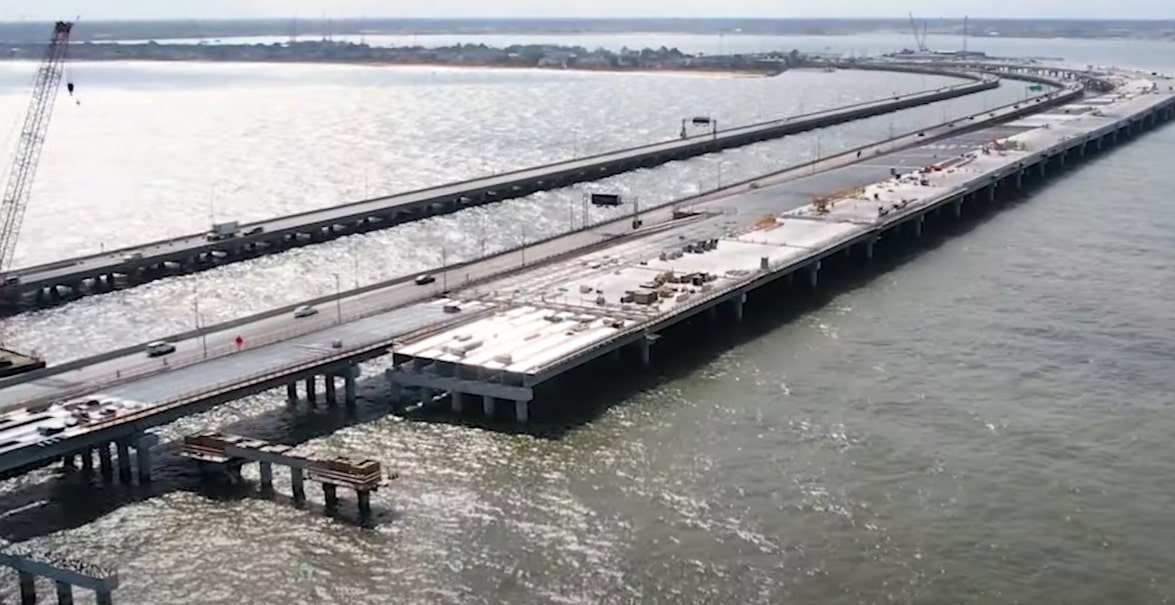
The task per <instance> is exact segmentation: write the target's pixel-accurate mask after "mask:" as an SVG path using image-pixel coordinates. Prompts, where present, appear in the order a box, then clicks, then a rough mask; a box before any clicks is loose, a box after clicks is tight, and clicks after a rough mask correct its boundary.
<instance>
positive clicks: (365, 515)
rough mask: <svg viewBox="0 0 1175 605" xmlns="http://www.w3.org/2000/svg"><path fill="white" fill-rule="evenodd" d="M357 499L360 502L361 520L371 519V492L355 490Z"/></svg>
mask: <svg viewBox="0 0 1175 605" xmlns="http://www.w3.org/2000/svg"><path fill="white" fill-rule="evenodd" d="M355 499H356V500H358V501H359V518H360V519H364V520H366V519H369V518H371V492H370V491H367V490H365V489H357V490H355Z"/></svg>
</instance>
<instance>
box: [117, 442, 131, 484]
mask: <svg viewBox="0 0 1175 605" xmlns="http://www.w3.org/2000/svg"><path fill="white" fill-rule="evenodd" d="M115 447H116V448H117V449H118V480H119V481H121V482H122V483H124V484H125V483H130V482H131V447H130V444H129V443H127V442H126V441H119V442H117V443H116V444H115Z"/></svg>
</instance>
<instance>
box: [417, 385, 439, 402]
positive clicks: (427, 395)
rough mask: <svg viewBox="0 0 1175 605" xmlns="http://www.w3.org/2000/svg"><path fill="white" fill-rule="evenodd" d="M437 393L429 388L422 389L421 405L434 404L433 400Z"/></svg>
mask: <svg viewBox="0 0 1175 605" xmlns="http://www.w3.org/2000/svg"><path fill="white" fill-rule="evenodd" d="M435 396H436V393H434V392H433V390H432V389H431V388H429V387H420V405H428V404H430V403H432V398H433V397H435Z"/></svg>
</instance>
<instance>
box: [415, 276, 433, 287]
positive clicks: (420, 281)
mask: <svg viewBox="0 0 1175 605" xmlns="http://www.w3.org/2000/svg"><path fill="white" fill-rule="evenodd" d="M436 280H437V278H436V276H435V275H429V274H427V273H425V274H424V275H417V276H416V285H418V286H424V285H427V284H431V283H433V282H435V281H436Z"/></svg>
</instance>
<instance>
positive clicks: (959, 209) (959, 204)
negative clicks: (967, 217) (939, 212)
mask: <svg viewBox="0 0 1175 605" xmlns="http://www.w3.org/2000/svg"><path fill="white" fill-rule="evenodd" d="M951 207H952V208H953V209H954V211H955V218H960V217H962V216H963V198H959V199H958V200H957V201H956V202H955V203H954V204H951Z"/></svg>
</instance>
